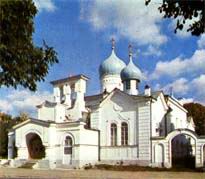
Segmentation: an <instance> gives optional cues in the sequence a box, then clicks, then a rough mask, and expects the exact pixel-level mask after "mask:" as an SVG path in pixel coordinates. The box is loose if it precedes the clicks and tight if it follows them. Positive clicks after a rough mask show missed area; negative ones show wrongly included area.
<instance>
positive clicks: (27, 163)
mask: <svg viewBox="0 0 205 179" xmlns="http://www.w3.org/2000/svg"><path fill="white" fill-rule="evenodd" d="M37 162H38V160H28V161H26V163H25V164H23V165H22V166H20V167H19V168H30V169H31V168H33V166H34V165H35V164H36V163H37Z"/></svg>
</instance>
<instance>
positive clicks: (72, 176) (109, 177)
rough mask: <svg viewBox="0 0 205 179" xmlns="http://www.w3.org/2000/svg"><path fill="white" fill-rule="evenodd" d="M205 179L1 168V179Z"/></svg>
mask: <svg viewBox="0 0 205 179" xmlns="http://www.w3.org/2000/svg"><path fill="white" fill-rule="evenodd" d="M135 178H137V179H144V178H145V179H155V178H156V179H205V173H196V172H128V171H106V170H31V169H12V168H0V179H135Z"/></svg>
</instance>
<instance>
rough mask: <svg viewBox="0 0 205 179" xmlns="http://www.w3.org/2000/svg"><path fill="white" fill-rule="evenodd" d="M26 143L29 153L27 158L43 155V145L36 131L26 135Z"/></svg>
mask: <svg viewBox="0 0 205 179" xmlns="http://www.w3.org/2000/svg"><path fill="white" fill-rule="evenodd" d="M26 144H27V148H28V153H29V159H41V158H44V157H45V147H44V146H43V143H42V141H41V138H40V137H39V135H38V134H36V133H29V134H27V135H26Z"/></svg>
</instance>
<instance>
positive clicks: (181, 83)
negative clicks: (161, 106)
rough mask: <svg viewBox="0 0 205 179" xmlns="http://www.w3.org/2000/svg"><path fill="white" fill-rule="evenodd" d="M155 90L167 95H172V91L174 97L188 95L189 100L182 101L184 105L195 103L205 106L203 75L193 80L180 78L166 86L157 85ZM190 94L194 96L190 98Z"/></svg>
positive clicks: (204, 75)
mask: <svg viewBox="0 0 205 179" xmlns="http://www.w3.org/2000/svg"><path fill="white" fill-rule="evenodd" d="M154 89H155V90H163V91H164V92H165V93H167V94H170V93H171V90H172V92H173V94H174V96H183V95H186V96H187V95H188V96H189V97H188V98H182V99H181V101H182V102H183V103H188V102H193V101H194V102H199V103H201V104H205V74H201V75H200V76H198V77H196V78H194V79H192V80H188V79H186V78H179V79H177V80H175V81H173V82H172V83H169V84H166V85H165V86H162V85H160V84H159V83H157V84H156V85H155V88H154ZM190 94H192V96H190Z"/></svg>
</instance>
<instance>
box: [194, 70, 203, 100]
mask: <svg viewBox="0 0 205 179" xmlns="http://www.w3.org/2000/svg"><path fill="white" fill-rule="evenodd" d="M191 87H192V88H194V89H195V90H196V91H197V94H198V96H201V97H202V98H203V99H204V100H205V74H202V75H200V76H199V77H198V78H195V79H193V80H192V82H191Z"/></svg>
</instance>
